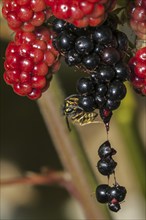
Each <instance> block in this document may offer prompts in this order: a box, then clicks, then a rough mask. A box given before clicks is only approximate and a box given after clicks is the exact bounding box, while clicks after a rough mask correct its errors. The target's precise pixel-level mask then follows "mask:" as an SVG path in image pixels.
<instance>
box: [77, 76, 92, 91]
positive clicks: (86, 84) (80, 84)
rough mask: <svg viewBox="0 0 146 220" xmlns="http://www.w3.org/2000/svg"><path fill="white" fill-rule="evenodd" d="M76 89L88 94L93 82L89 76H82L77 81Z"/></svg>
mask: <svg viewBox="0 0 146 220" xmlns="http://www.w3.org/2000/svg"><path fill="white" fill-rule="evenodd" d="M76 89H77V91H78V93H80V94H90V93H91V92H92V91H93V89H94V86H93V82H92V81H91V80H90V78H89V77H82V78H80V79H79V80H78V81H77V85H76Z"/></svg>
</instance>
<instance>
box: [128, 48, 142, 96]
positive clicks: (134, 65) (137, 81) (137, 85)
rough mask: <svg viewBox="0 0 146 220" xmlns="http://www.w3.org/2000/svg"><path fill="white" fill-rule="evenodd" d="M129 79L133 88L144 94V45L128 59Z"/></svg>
mask: <svg viewBox="0 0 146 220" xmlns="http://www.w3.org/2000/svg"><path fill="white" fill-rule="evenodd" d="M129 66H130V68H131V75H130V81H131V84H132V86H133V88H134V90H135V91H136V92H137V93H139V94H141V95H143V96H146V47H143V48H141V49H139V50H138V51H137V52H136V53H135V56H134V57H132V58H131V59H130V61H129Z"/></svg>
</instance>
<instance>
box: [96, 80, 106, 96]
mask: <svg viewBox="0 0 146 220" xmlns="http://www.w3.org/2000/svg"><path fill="white" fill-rule="evenodd" d="M107 90H108V86H107V85H106V84H102V83H101V84H96V87H95V93H96V94H97V95H100V96H105V95H106V93H107Z"/></svg>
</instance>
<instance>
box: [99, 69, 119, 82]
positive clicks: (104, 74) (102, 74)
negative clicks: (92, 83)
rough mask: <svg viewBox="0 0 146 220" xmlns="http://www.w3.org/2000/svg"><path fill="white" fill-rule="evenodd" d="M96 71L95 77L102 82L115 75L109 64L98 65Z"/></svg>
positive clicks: (109, 79) (108, 80)
mask: <svg viewBox="0 0 146 220" xmlns="http://www.w3.org/2000/svg"><path fill="white" fill-rule="evenodd" d="M96 72H97V79H98V80H99V81H100V82H102V83H103V82H110V81H111V80H112V79H113V78H114V76H115V71H114V69H113V68H112V67H111V66H109V65H106V66H105V65H102V66H100V67H99V68H98V69H97V70H96Z"/></svg>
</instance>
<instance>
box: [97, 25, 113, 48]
mask: <svg viewBox="0 0 146 220" xmlns="http://www.w3.org/2000/svg"><path fill="white" fill-rule="evenodd" d="M112 37H113V35H112V31H111V29H110V28H109V27H107V26H104V25H102V26H100V27H98V28H96V30H95V31H94V33H93V40H94V41H95V42H96V43H102V44H107V43H109V42H110V41H111V40H112Z"/></svg>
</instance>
